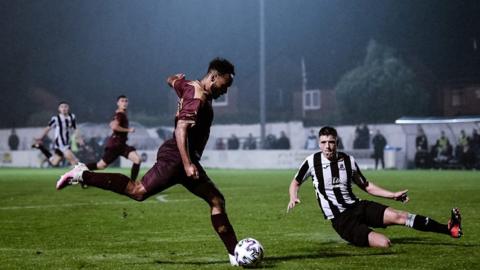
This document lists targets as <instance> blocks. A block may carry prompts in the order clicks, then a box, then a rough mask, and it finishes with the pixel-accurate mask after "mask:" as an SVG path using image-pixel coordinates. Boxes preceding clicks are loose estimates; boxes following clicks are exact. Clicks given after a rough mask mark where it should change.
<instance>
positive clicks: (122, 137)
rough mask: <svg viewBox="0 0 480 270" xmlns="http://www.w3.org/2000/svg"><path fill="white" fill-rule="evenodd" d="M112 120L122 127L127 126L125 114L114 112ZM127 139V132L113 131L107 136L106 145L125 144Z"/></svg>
mask: <svg viewBox="0 0 480 270" xmlns="http://www.w3.org/2000/svg"><path fill="white" fill-rule="evenodd" d="M112 120H117V121H118V124H119V125H120V126H121V127H123V128H128V118H127V114H126V113H123V112H116V113H115V115H114V116H113V119H112ZM127 140H128V132H119V131H113V134H112V136H110V138H108V142H107V146H111V145H118V144H125V143H126V142H127Z"/></svg>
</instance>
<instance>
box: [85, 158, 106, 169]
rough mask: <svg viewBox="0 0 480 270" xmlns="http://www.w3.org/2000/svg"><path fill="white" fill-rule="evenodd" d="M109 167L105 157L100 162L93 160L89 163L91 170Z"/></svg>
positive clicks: (88, 166)
mask: <svg viewBox="0 0 480 270" xmlns="http://www.w3.org/2000/svg"><path fill="white" fill-rule="evenodd" d="M107 167H108V163H106V162H105V161H104V160H103V159H100V160H99V161H98V162H92V163H88V164H87V168H88V170H90V171H95V170H103V169H105V168H107Z"/></svg>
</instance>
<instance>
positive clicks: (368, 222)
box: [331, 201, 388, 247]
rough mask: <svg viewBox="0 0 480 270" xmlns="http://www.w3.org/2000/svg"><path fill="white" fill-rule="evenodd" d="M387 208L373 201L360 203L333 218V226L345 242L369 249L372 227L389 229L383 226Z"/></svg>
mask: <svg viewBox="0 0 480 270" xmlns="http://www.w3.org/2000/svg"><path fill="white" fill-rule="evenodd" d="M387 207H388V206H385V205H383V204H380V203H376V202H372V201H360V202H359V203H357V204H356V205H355V206H354V207H352V208H349V209H347V210H345V211H344V212H343V213H341V214H340V215H339V216H338V217H335V218H333V219H332V220H331V221H332V226H333V228H334V229H335V231H336V232H337V233H338V234H339V235H340V236H341V237H342V238H343V239H344V240H346V241H348V242H350V243H352V244H353V245H355V246H361V247H368V246H369V243H368V234H369V233H370V232H371V231H372V229H371V228H370V227H374V228H385V227H387V226H385V224H383V215H384V213H385V209H387Z"/></svg>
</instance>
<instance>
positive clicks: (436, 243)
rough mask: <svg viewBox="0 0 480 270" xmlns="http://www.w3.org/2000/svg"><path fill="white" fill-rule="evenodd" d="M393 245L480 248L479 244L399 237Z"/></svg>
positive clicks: (394, 239)
mask: <svg viewBox="0 0 480 270" xmlns="http://www.w3.org/2000/svg"><path fill="white" fill-rule="evenodd" d="M391 240H392V244H393V245H395V244H406V245H427V246H455V247H480V245H478V244H471V243H463V242H462V240H458V239H457V240H453V239H451V240H453V241H448V242H446V241H438V240H435V239H429V238H420V237H398V238H392V239H391Z"/></svg>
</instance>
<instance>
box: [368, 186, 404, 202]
mask: <svg viewBox="0 0 480 270" xmlns="http://www.w3.org/2000/svg"><path fill="white" fill-rule="evenodd" d="M365 191H366V192H368V194H370V195H373V196H377V197H383V198H387V199H392V200H396V201H401V202H403V203H406V202H408V201H409V198H408V196H407V192H408V189H405V190H402V191H397V192H392V191H389V190H386V189H384V188H381V187H379V186H377V185H375V184H373V183H372V182H369V183H368V186H367V187H366V188H365Z"/></svg>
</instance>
